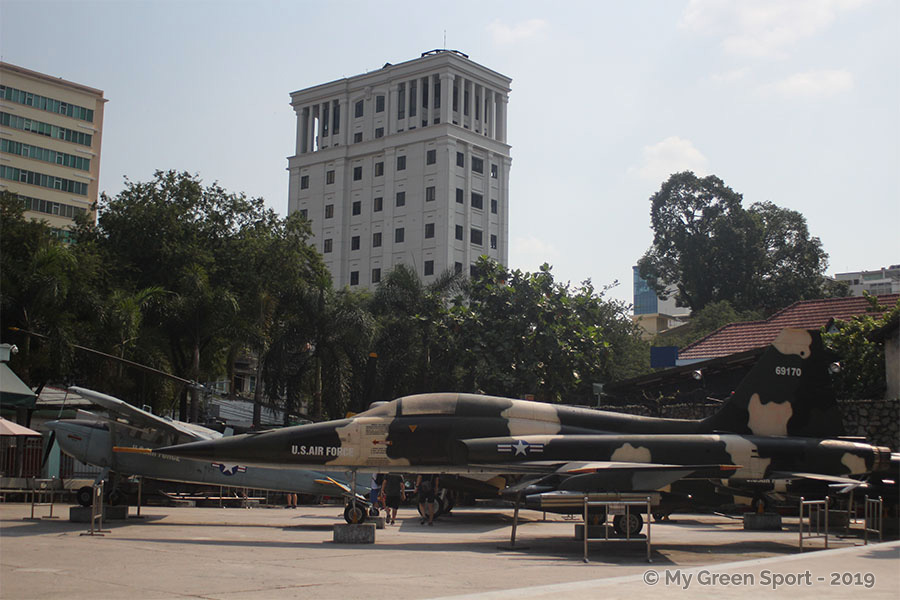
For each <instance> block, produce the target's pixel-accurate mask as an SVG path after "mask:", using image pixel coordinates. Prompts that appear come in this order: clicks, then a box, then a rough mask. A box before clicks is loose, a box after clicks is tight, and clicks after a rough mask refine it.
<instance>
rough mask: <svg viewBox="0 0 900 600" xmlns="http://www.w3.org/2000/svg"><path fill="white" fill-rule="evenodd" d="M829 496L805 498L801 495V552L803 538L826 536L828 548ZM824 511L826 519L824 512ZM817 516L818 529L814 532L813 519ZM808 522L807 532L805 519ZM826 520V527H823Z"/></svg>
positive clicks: (801, 549) (811, 538) (810, 538)
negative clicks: (819, 498) (822, 498)
mask: <svg viewBox="0 0 900 600" xmlns="http://www.w3.org/2000/svg"><path fill="white" fill-rule="evenodd" d="M829 500H830V499H829V497H828V496H825V499H824V500H805V499H804V498H803V497H802V496H801V497H800V527H799V529H800V552H803V540H804V539H806V540H813V539H819V538H825V549H826V550H827V549H828V504H829ZM823 512H824V519H823V518H822V516H823V515H822V513H823ZM813 516H815V521H816V529H815V532H813V528H812V521H813ZM804 517H805V518H806V519H807V522H806V533H804V531H803V520H804ZM823 522H824V527H823Z"/></svg>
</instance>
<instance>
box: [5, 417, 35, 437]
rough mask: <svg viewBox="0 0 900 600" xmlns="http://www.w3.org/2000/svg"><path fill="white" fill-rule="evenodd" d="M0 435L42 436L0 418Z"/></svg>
mask: <svg viewBox="0 0 900 600" xmlns="http://www.w3.org/2000/svg"><path fill="white" fill-rule="evenodd" d="M0 435H37V436H40V435H41V434H40V433H38V432H37V431H35V430H34V429H28V428H27V427H24V426H22V425H19V424H18V423H13V422H12V421H10V420H8V419H4V418H3V417H0Z"/></svg>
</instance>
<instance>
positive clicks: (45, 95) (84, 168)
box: [0, 62, 106, 236]
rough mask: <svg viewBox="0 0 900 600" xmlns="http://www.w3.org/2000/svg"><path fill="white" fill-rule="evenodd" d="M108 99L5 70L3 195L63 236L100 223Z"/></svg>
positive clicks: (1, 76)
mask: <svg viewBox="0 0 900 600" xmlns="http://www.w3.org/2000/svg"><path fill="white" fill-rule="evenodd" d="M105 103H106V99H104V98H103V91H102V90H97V89H94V88H92V87H88V86H86V85H82V84H79V83H73V82H71V81H66V80H65V79H61V78H58V77H52V76H50V75H45V74H43V73H38V72H36V71H31V70H29V69H25V68H23V67H18V66H15V65H11V64H9V63H4V62H0V134H2V135H0V158H2V160H0V191H10V192H12V193H14V194H16V195H18V196H19V198H21V200H22V202H23V204H24V206H25V216H26V217H30V218H33V219H43V220H46V221H47V222H48V223H49V225H50V226H51V227H52V228H53V229H55V230H57V231H59V232H60V233H61V234H62V235H63V236H65V235H66V233H67V232H68V231H69V229H70V228H71V226H72V225H73V224H74V222H75V216H76V215H79V214H86V215H88V217H89V218H90V219H92V220H93V219H95V218H96V215H95V213H94V209H93V206H94V204H95V203H96V201H97V197H98V192H99V180H100V142H101V137H102V131H103V107H104V104H105Z"/></svg>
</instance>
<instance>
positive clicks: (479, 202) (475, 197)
mask: <svg viewBox="0 0 900 600" xmlns="http://www.w3.org/2000/svg"><path fill="white" fill-rule="evenodd" d="M472 208H477V209H479V210H481V209H483V208H484V196H482V195H481V194H479V193H477V192H472Z"/></svg>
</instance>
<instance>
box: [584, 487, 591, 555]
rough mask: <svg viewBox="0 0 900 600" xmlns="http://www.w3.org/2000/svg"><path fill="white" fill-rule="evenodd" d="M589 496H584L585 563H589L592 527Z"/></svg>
mask: <svg viewBox="0 0 900 600" xmlns="http://www.w3.org/2000/svg"><path fill="white" fill-rule="evenodd" d="M588 513H589V510H588V496H587V494H585V495H584V536H583V539H584V562H585V563H587V562H588V528H589V527H590V525H589V522H588Z"/></svg>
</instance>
